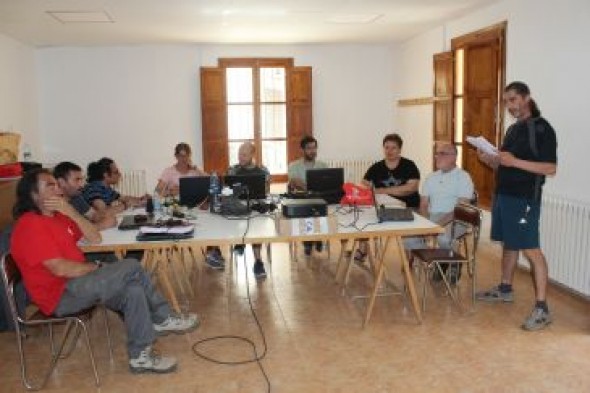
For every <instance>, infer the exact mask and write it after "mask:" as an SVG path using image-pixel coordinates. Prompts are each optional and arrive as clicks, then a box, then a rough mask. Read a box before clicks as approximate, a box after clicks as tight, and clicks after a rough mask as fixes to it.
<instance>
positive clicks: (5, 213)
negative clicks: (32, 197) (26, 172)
mask: <svg viewBox="0 0 590 393" xmlns="http://www.w3.org/2000/svg"><path fill="white" fill-rule="evenodd" d="M18 181H19V179H1V180H0V231H1V230H3V229H4V227H6V226H7V225H8V224H11V223H12V221H13V220H12V207H13V206H14V203H15V202H16V185H17V184H18Z"/></svg>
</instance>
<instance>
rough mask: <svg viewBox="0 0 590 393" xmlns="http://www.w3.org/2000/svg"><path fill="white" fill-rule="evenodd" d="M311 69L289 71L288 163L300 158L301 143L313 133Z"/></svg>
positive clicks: (290, 69)
mask: <svg viewBox="0 0 590 393" xmlns="http://www.w3.org/2000/svg"><path fill="white" fill-rule="evenodd" d="M312 124H313V119H312V83H311V67H291V68H289V69H287V161H288V162H291V161H293V160H296V159H297V158H300V157H301V155H302V153H301V148H300V145H299V143H300V142H301V138H303V137H304V136H305V135H312V133H313V128H312Z"/></svg>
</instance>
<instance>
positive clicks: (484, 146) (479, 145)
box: [465, 135, 498, 155]
mask: <svg viewBox="0 0 590 393" xmlns="http://www.w3.org/2000/svg"><path fill="white" fill-rule="evenodd" d="M465 140H466V141H467V142H468V143H469V144H470V145H472V146H474V147H475V148H476V149H479V150H481V151H483V152H484V153H486V154H491V155H497V154H498V149H496V146H494V145H492V144H491V143H490V142H489V141H488V140H487V139H486V138H484V137H483V136H481V135H480V136H478V137H472V136H468V137H467V138H465Z"/></svg>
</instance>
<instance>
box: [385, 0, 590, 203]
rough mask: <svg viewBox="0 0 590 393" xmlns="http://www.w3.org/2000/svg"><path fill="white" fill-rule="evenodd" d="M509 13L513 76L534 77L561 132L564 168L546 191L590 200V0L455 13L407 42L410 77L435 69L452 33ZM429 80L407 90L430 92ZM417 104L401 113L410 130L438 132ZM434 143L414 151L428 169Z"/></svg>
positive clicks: (423, 134)
mask: <svg viewBox="0 0 590 393" xmlns="http://www.w3.org/2000/svg"><path fill="white" fill-rule="evenodd" d="M503 20H507V21H508V28H507V58H506V65H507V78H506V80H507V81H508V82H509V81H512V80H523V81H525V82H527V83H528V84H529V86H530V88H531V91H532V95H533V97H534V98H535V99H536V100H537V102H538V104H539V106H540V108H541V111H542V112H543V114H544V116H545V117H546V118H547V119H548V120H549V121H550V123H551V124H552V125H553V127H554V128H555V130H556V132H557V136H558V142H559V147H558V156H559V170H558V174H557V176H556V177H555V178H553V179H550V180H549V181H548V182H547V185H546V191H547V192H549V193H552V194H557V195H561V196H566V197H569V198H573V199H577V200H582V201H585V202H588V201H590V182H588V181H585V179H586V177H587V176H586V164H585V157H586V156H587V150H588V149H587V147H588V146H590V132H588V131H589V130H588V128H589V127H588V121H587V111H588V104H589V103H590V100H588V97H587V94H588V91H590V76H589V74H588V70H589V69H590V24H589V23H588V21H589V20H590V3H589V2H588V1H587V0H563V1H560V2H554V1H551V0H506V1H504V2H501V3H498V4H496V5H493V6H491V7H488V8H485V9H482V10H480V11H478V12H475V13H472V14H470V15H467V16H465V17H463V18H460V19H457V20H454V21H451V22H449V23H447V24H446V25H445V26H443V27H441V28H437V29H433V30H431V31H429V32H426V33H424V34H422V35H420V36H418V37H415V38H414V39H412V40H409V41H408V42H406V43H404V44H403V45H402V48H403V52H402V53H401V56H402V57H403V58H402V59H400V62H401V64H404V68H403V69H402V70H401V73H402V74H403V75H404V77H405V76H408V75H411V71H412V70H414V69H418V70H423V69H426V68H430V69H432V55H433V54H434V53H436V52H440V51H443V50H444V49H445V48H450V44H449V42H450V39H451V38H453V37H455V36H458V35H462V34H465V33H468V32H471V31H474V30H478V29H480V28H483V27H486V26H489V25H492V24H495V23H498V22H501V21H503ZM436 37H439V38H436ZM425 42H426V43H427V44H426V45H425V44H424V43H425ZM430 75H432V71H430ZM430 77H431V76H430ZM421 82H423V81H420V82H418V81H417V82H413V83H412V87H411V88H410V89H409V90H405V89H404V90H403V93H404V97H403V98H408V97H416V96H422V95H423V94H424V84H423V83H421ZM430 86H432V84H431V82H430ZM430 94H432V89H430V90H429V95H430ZM415 110H419V109H408V110H407V111H406V109H400V110H398V111H397V117H396V121H397V122H398V123H399V124H400V125H401V124H404V125H405V127H404V130H403V132H404V133H407V135H412V136H414V135H416V136H418V137H419V138H421V139H424V140H430V139H431V135H432V116H431V115H430V116H427V117H424V118H415V117H414V116H413V114H412V113H411V111H415ZM429 148H430V146H429V145H427V144H424V145H423V146H422V147H421V148H420V149H418V150H419V151H414V153H415V154H416V156H417V157H419V158H418V160H419V161H420V167H421V169H422V168H429V167H430V162H429V161H427V160H425V159H424V157H426V156H427V155H428V154H429V153H428V150H429Z"/></svg>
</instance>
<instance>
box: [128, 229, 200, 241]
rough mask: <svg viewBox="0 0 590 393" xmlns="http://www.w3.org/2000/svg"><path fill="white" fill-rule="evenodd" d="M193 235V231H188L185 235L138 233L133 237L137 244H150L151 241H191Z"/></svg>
mask: <svg viewBox="0 0 590 393" xmlns="http://www.w3.org/2000/svg"><path fill="white" fill-rule="evenodd" d="M193 235H194V231H190V232H187V233H141V232H139V233H138V234H137V236H135V240H137V241H139V242H151V241H158V240H183V239H192V238H193Z"/></svg>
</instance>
